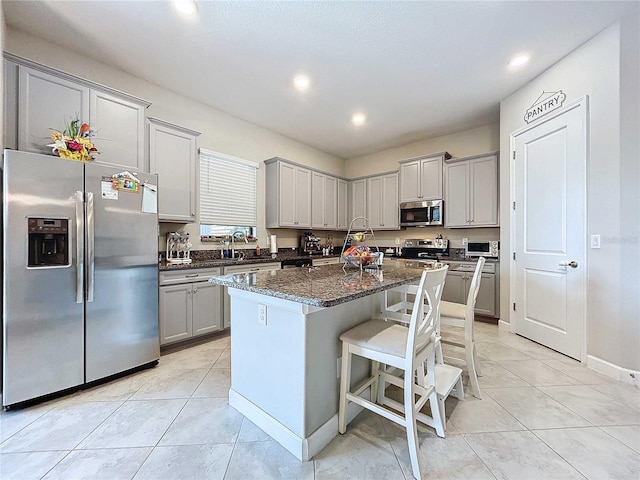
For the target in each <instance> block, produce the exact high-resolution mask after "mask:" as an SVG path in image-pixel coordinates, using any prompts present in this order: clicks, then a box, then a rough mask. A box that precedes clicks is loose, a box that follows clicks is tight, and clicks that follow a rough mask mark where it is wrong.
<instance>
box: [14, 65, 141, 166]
mask: <svg viewBox="0 0 640 480" xmlns="http://www.w3.org/2000/svg"><path fill="white" fill-rule="evenodd" d="M4 57H5V58H4V69H5V92H4V93H5V95H4V99H5V125H4V132H3V133H4V141H5V147H6V148H12V149H16V150H22V151H25V152H33V153H46V154H50V153H51V151H52V150H51V147H48V146H47V145H48V144H50V143H51V136H50V135H51V129H52V128H53V129H56V130H60V131H61V132H62V131H63V130H64V129H65V128H66V127H68V125H69V122H71V121H72V120H74V119H76V118H77V119H78V120H80V121H81V122H84V123H89V124H90V125H91V129H92V130H94V131H95V136H94V137H92V138H91V140H92V142H93V143H94V144H95V146H96V148H97V149H98V151H99V152H100V154H98V155H96V160H95V161H96V163H103V164H108V165H113V166H116V167H117V168H122V169H133V170H138V171H143V172H144V171H149V169H148V165H146V162H145V155H144V147H145V141H144V140H145V135H144V117H145V109H146V108H147V107H148V106H149V103H148V102H145V101H144V100H141V99H139V98H136V97H133V96H131V95H128V94H126V93H123V92H119V91H117V90H114V89H111V88H109V87H106V86H104V85H100V84H97V83H94V82H91V81H88V80H84V79H82V78H78V77H75V76H73V75H70V74H67V73H64V72H61V71H58V70H55V69H52V68H49V67H45V66H44V65H40V64H38V63H35V62H32V61H30V60H27V59H23V58H21V57H17V56H15V55H11V54H8V53H5V54H4Z"/></svg>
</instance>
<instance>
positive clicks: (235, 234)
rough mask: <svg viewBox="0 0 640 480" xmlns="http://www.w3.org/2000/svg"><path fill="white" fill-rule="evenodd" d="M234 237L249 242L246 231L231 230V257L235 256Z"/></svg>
mask: <svg viewBox="0 0 640 480" xmlns="http://www.w3.org/2000/svg"><path fill="white" fill-rule="evenodd" d="M236 237H238V238H239V239H242V240H244V243H247V244H248V243H249V239H248V238H247V234H246V233H244V232H242V231H240V230H236V231H235V232H233V233H232V234H231V258H236Z"/></svg>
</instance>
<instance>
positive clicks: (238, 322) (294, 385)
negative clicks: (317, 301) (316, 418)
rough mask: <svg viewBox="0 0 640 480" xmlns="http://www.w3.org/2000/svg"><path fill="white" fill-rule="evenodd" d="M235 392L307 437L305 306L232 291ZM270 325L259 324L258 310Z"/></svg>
mask: <svg viewBox="0 0 640 480" xmlns="http://www.w3.org/2000/svg"><path fill="white" fill-rule="evenodd" d="M229 292H230V293H231V318H232V322H231V323H232V333H231V388H232V390H234V391H235V392H236V393H238V394H240V395H242V396H243V397H244V398H246V399H247V400H249V401H250V402H252V403H253V404H254V405H255V406H257V407H258V408H260V409H261V410H263V411H264V412H265V413H267V414H268V415H270V416H271V417H273V418H274V419H276V420H277V421H278V422H280V423H281V424H282V425H284V426H286V427H287V428H288V429H289V430H291V431H292V432H293V433H295V434H296V435H298V436H299V437H301V438H304V437H305V435H304V394H305V367H304V363H305V353H304V349H305V333H304V330H305V322H304V315H303V313H302V305H301V304H297V303H294V302H288V301H285V300H280V299H277V298H273V297H268V296H265V295H260V294H257V293H250V292H244V291H240V290H237V289H230V290H229ZM259 305H265V306H266V309H267V324H266V325H261V324H259V323H258V306H259Z"/></svg>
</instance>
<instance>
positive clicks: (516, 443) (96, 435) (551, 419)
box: [0, 323, 640, 480]
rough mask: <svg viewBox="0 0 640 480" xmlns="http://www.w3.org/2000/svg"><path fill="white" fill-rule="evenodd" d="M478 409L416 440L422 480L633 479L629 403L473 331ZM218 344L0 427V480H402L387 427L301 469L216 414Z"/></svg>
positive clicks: (637, 417) (219, 409) (369, 418)
mask: <svg viewBox="0 0 640 480" xmlns="http://www.w3.org/2000/svg"><path fill="white" fill-rule="evenodd" d="M477 332H478V333H477V335H478V343H479V348H478V349H479V353H480V358H481V366H482V370H483V377H481V378H480V385H481V387H482V389H483V399H482V400H478V399H476V398H474V397H472V396H470V395H469V392H468V391H467V398H466V400H465V401H464V402H459V401H458V400H456V399H453V398H450V399H449V400H447V416H448V418H449V419H448V431H447V438H446V439H441V438H438V437H437V436H436V435H435V434H434V433H433V432H432V431H431V430H430V429H429V428H426V427H425V428H421V430H420V456H421V460H420V461H421V465H422V469H423V472H424V478H433V479H448V478H465V479H468V478H487V479H496V478H498V479H536V480H538V479H545V478H548V479H565V478H566V479H573V478H576V479H584V478H588V479H634V480H637V479H638V478H640V390H639V389H638V388H635V387H633V386H630V385H625V384H622V383H619V382H613V381H612V380H610V379H608V378H606V377H603V376H601V375H599V374H597V373H595V372H593V371H591V370H588V369H586V368H584V367H582V366H581V365H580V364H579V363H578V362H575V361H573V360H571V359H568V358H567V357H564V356H562V355H560V354H558V353H556V352H554V351H552V350H548V349H546V348H544V347H541V346H539V345H537V344H535V343H533V342H530V341H528V340H526V339H523V338H520V337H517V336H515V335H511V334H509V333H506V332H503V331H499V330H498V328H497V327H496V326H494V325H488V324H482V323H477ZM229 343H230V342H229V337H228V336H223V337H218V338H216V339H214V340H212V341H210V342H208V343H205V344H202V345H198V346H195V347H191V348H189V349H185V350H182V351H179V352H175V353H171V354H168V355H164V356H163V357H162V358H161V361H160V365H159V366H158V367H156V368H154V369H152V370H147V371H144V372H140V373H137V374H134V375H131V376H129V377H126V378H122V379H120V380H116V381H113V382H111V383H109V384H106V385H103V386H99V387H96V388H93V389H91V390H87V391H84V392H80V393H77V394H74V395H71V396H67V397H63V398H61V399H58V400H54V401H50V402H47V403H44V404H40V405H37V406H34V407H30V408H27V409H23V410H18V411H10V412H3V413H1V414H0V442H1V443H0V478H2V480H9V479H19V480H28V479H40V478H42V479H64V480H76V479H91V480H94V479H102V478H104V479H109V480H119V479H131V478H135V479H136V480H142V479H153V480H164V479H167V480H172V479H176V480H187V479H216V478H221V479H222V478H224V479H241V478H242V479H260V480H268V479H317V480H321V479H327V478H335V479H381V480H387V479H395V478H398V479H404V478H411V473H410V471H411V470H410V466H409V458H408V451H407V442H406V437H405V432H404V430H403V429H402V428H401V427H398V426H396V425H395V424H393V423H391V422H389V421H387V420H385V419H382V418H380V417H378V416H376V415H375V414H372V413H369V412H363V413H362V414H360V415H359V416H358V417H357V418H356V419H355V420H354V421H353V422H352V423H351V424H350V425H349V429H348V431H347V434H345V435H344V436H340V435H339V436H338V437H336V438H335V439H334V440H333V441H332V442H331V443H330V444H329V445H328V446H327V448H326V449H324V450H323V451H322V452H321V453H320V454H319V455H317V456H316V458H315V459H314V460H313V461H310V462H306V463H302V462H299V461H298V460H297V459H296V458H295V457H293V456H292V455H291V454H289V453H288V452H287V451H286V450H284V449H283V448H282V447H281V446H280V445H279V444H278V443H276V442H275V441H273V440H271V439H270V437H268V436H267V435H266V434H264V433H263V432H262V431H261V430H260V429H258V428H257V427H256V426H255V425H253V424H252V423H251V422H249V421H248V420H246V419H245V418H244V417H243V416H242V415H240V414H239V413H238V412H236V411H235V410H234V409H233V408H231V407H229V405H228V404H227V392H228V389H229V386H230V356H229Z"/></svg>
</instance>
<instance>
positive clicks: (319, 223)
mask: <svg viewBox="0 0 640 480" xmlns="http://www.w3.org/2000/svg"><path fill="white" fill-rule="evenodd" d="M337 187H338V179H337V178H336V177H333V176H331V175H325V174H323V173H320V172H312V173H311V226H312V227H313V228H319V229H331V230H335V229H337V228H338V220H337V213H338V210H337V200H338V190H337Z"/></svg>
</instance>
